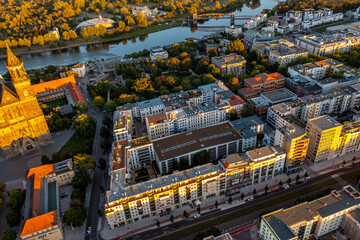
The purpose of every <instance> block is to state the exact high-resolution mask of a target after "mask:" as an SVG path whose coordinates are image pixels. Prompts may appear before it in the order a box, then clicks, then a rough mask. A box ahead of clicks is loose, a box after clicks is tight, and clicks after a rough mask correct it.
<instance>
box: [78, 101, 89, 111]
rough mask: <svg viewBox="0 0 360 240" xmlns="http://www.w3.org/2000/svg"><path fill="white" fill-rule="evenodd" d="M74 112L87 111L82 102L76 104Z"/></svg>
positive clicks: (85, 105) (86, 106)
mask: <svg viewBox="0 0 360 240" xmlns="http://www.w3.org/2000/svg"><path fill="white" fill-rule="evenodd" d="M76 110H78V111H80V112H86V111H87V110H88V105H87V104H86V103H83V102H78V104H77V105H76Z"/></svg>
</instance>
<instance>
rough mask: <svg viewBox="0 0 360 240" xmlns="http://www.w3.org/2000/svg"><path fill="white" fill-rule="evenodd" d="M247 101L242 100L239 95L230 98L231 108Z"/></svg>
mask: <svg viewBox="0 0 360 240" xmlns="http://www.w3.org/2000/svg"><path fill="white" fill-rule="evenodd" d="M244 103H245V101H244V100H242V99H241V98H240V97H239V96H237V95H233V96H231V97H230V100H229V104H230V106H231V107H232V106H236V105H240V104H244Z"/></svg>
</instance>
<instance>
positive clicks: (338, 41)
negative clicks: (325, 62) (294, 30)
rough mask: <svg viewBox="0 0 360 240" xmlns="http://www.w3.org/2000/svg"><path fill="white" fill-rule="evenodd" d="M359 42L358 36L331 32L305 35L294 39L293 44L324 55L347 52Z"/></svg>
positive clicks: (311, 52)
mask: <svg viewBox="0 0 360 240" xmlns="http://www.w3.org/2000/svg"><path fill="white" fill-rule="evenodd" d="M359 44H360V37H359V36H357V35H352V34H347V33H339V34H336V33H331V34H323V35H307V36H305V35H304V36H302V37H298V38H296V39H295V45H296V46H297V47H300V48H303V49H305V50H307V51H308V52H309V54H313V53H316V54H318V55H320V56H324V55H326V54H328V53H334V52H336V51H344V52H347V51H349V50H350V49H351V47H353V46H357V45H359Z"/></svg>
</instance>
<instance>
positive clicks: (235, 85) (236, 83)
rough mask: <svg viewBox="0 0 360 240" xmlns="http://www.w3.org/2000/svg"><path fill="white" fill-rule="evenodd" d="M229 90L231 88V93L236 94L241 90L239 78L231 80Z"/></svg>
mask: <svg viewBox="0 0 360 240" xmlns="http://www.w3.org/2000/svg"><path fill="white" fill-rule="evenodd" d="M229 88H230V90H231V91H233V92H235V93H236V92H237V90H238V89H239V88H240V83H239V79H238V78H237V77H233V78H232V79H230V81H229Z"/></svg>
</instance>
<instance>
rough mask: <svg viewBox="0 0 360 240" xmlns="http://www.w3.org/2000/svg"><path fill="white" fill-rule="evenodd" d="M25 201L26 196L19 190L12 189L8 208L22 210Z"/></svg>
mask: <svg viewBox="0 0 360 240" xmlns="http://www.w3.org/2000/svg"><path fill="white" fill-rule="evenodd" d="M24 201H25V194H24V193H23V192H22V191H21V190H20V189H18V188H14V189H11V190H10V191H9V201H8V203H7V206H8V207H13V208H16V209H20V208H21V206H22V205H23V203H24Z"/></svg>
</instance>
